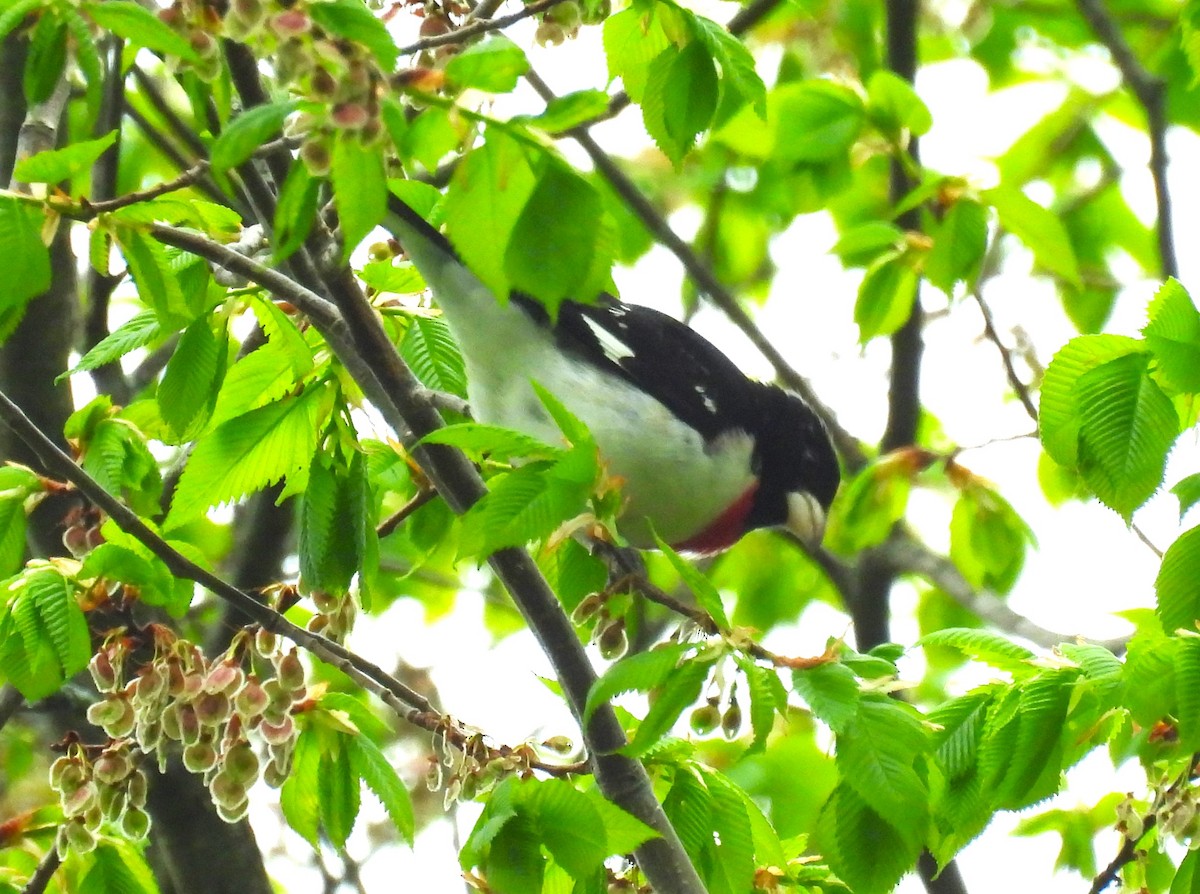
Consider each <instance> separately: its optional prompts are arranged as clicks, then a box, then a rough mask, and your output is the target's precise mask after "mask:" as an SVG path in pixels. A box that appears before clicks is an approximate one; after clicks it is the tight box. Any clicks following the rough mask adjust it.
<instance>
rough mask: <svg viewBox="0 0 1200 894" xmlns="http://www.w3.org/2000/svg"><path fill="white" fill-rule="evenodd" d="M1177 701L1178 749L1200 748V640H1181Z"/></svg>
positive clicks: (1176, 690) (1186, 638)
mask: <svg viewBox="0 0 1200 894" xmlns="http://www.w3.org/2000/svg"><path fill="white" fill-rule="evenodd" d="M1175 698H1176V700H1177V701H1178V703H1179V711H1178V721H1179V723H1178V726H1179V738H1180V742H1179V747H1180V748H1181V749H1184V750H1192V749H1195V748H1196V746H1197V745H1200V639H1196V638H1195V637H1191V636H1189V637H1181V638H1180V642H1179V648H1178V651H1176V653H1175Z"/></svg>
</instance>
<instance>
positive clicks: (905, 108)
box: [867, 68, 933, 140]
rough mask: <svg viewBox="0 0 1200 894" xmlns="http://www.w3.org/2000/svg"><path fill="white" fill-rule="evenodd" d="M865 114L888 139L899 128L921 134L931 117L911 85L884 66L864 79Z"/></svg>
mask: <svg viewBox="0 0 1200 894" xmlns="http://www.w3.org/2000/svg"><path fill="white" fill-rule="evenodd" d="M867 116H868V117H869V118H870V119H871V122H872V123H873V124H874V125H875V126H876V127H878V128H879V129H880V130H881V131H882V132H883V133H884V135H885V136H887V137H888V138H889V139H891V140H897V139H899V137H900V136H901V133H902V132H903V131H908V132H909V133H911V134H912V135H913V136H921V135H922V134H926V133H928V132H929V128H931V127H932V126H933V116H932V115H931V114H929V108H928V106H926V105H925V103H924V102H922V101H921V97H919V96H917V91H916V90H914V89H913V87H912V84H910V83H909V82H908V81H906V80H904V78H902V77H900V76H899V75H897V74H896V73H895V72H891V71H888V70H887V69H886V68H879V69H876V70H875V71H874V72H873V73H872V74H871V77H870V78H869V79H868V80H867Z"/></svg>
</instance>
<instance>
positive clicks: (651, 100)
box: [642, 42, 718, 168]
mask: <svg viewBox="0 0 1200 894" xmlns="http://www.w3.org/2000/svg"><path fill="white" fill-rule="evenodd" d="M717 92H718V83H717V71H716V68H714V66H713V60H712V56H710V55H709V54H708V52H707V51H706V50H705V48H704V46H703V45H702V44H700V43H699V42H692V43H689V44H687V45H686V46H685V47H684V48H683V49H682V50H680V49H677V48H676V47H674V46H669V47H667V48H666V49H664V50H663V51H662V52H661V53H660V54H659V55H658V57H657V58H656V59H655V60H654V61H653V62H652V63H651V64H650V68H649V70H648V73H647V79H646V88H645V94H644V96H643V97H642V120H643V121H644V123H645V125H646V131H647V133H649V134H650V136H651V137H652V138H653V139H654V142H655V144H656V145H657V146H658V148H659V149H661V150H662V152H663V154H664V155H666V156H667V158H669V159H670V160H671V163H672V164H674V165H675V167H676V168H678V167H679V166H680V165H681V164H682V162H683V159H684V156H686V155H687V153H688V152H689V151H690V150H691V148H692V146H693V144H694V143H695V141H696V137H697V135H698V134H700V132H701V131H703V130H705V129H706V128H707V127H708V125H709V123H710V122H711V121H712V117H713V113H714V112H716V109H717Z"/></svg>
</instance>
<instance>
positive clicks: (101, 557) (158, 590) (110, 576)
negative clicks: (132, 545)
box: [79, 543, 190, 615]
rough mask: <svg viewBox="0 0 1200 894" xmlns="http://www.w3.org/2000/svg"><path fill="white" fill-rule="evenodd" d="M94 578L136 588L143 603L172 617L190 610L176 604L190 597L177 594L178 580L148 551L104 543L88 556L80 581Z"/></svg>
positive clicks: (183, 605)
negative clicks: (156, 606)
mask: <svg viewBox="0 0 1200 894" xmlns="http://www.w3.org/2000/svg"><path fill="white" fill-rule="evenodd" d="M95 578H103V579H105V580H108V581H112V582H120V583H122V584H126V585H128V586H130V587H133V588H135V589H136V591H137V597H138V600H139V601H140V602H144V603H145V604H146V605H161V606H166V607H167V609H168V610H169V611H170V612H171V613H172V614H173V615H178V614H181V613H182V611H183V610H186V609H187V603H186V602H185V603H184V604H182V605H180V604H179V603H178V602H176V601H175V600H176V597H177V596H179V595H189V596H190V594H183V593H182V592H180V593H177V592H176V589H175V578H174V577H173V576H172V575H171V572H170V571H169V570H167V567H166V565H164V564H163V563H162V560H161V559H158V558H157V557H156V556H154V555H151V554H149V552H148V551H146V552H141V551H137V550H133V549H129V548H127V547H125V546H121V545H119V544H116V543H101V544H100V545H99V546H97V547H96V548H95V549H94V550H92V551H91V552H90V553H88V556H87V559H85V560H84V563H83V567H82V568H81V569H80V570H79V579H80V580H92V579H95ZM188 601H189V602H190V598H189V600H188Z"/></svg>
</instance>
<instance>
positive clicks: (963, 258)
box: [924, 199, 988, 295]
mask: <svg viewBox="0 0 1200 894" xmlns="http://www.w3.org/2000/svg"><path fill="white" fill-rule="evenodd" d="M987 218H988V214H987V209H986V208H984V207H983V206H982V205H980V204H979V203H978V202H974V201H971V200H970V199H959V200H958V201H957V202H955V203H954V204H953V205H951V206H950V210H949V211H947V212H946V216H945V217H944V218H942V222H941V223H940V224H939V225H938V228H937V230H935V231H934V234H933V248H932V249H930V251H929V254H928V255H926V256H925V267H924V271H925V277H926V279H928V280H929V281H930V282H931V283H933V284H934V285H935V286H937V287H938V288H939V289H941V290H942V291H943V292H945V293H946V294H947V295H951V294H952V293H953V291H954V284H955V283H957V282H959V281H964V282H968V283H969V282H970V281H971V280H973V279H974V278H975V276H976V275H977V274H978V272H979V265H980V262H982V260H983V253H984V251H985V250H986V249H987V235H988V220H987Z"/></svg>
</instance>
